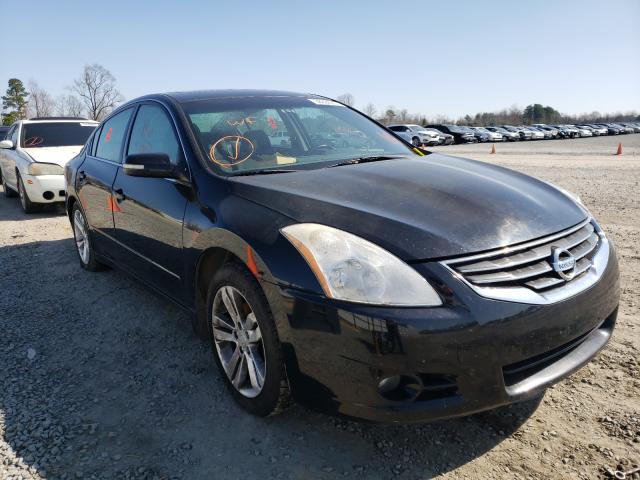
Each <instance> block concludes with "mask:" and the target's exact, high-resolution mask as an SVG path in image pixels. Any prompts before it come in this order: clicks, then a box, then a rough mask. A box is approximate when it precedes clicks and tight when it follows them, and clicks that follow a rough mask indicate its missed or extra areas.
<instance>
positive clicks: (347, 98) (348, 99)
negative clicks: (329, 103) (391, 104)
mask: <svg viewBox="0 0 640 480" xmlns="http://www.w3.org/2000/svg"><path fill="white" fill-rule="evenodd" d="M336 100H338V101H339V102H342V103H344V104H345V105H349V106H350V107H353V104H354V103H355V98H353V95H351V94H350V93H343V94H342V95H340V96H339V97H338V98H336Z"/></svg>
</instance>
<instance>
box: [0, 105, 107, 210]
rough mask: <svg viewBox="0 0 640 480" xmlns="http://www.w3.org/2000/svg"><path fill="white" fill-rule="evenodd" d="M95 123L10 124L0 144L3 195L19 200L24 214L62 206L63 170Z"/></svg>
mask: <svg viewBox="0 0 640 480" xmlns="http://www.w3.org/2000/svg"><path fill="white" fill-rule="evenodd" d="M97 125H98V123H97V122H94V121H91V120H86V119H80V118H71V119H70V118H68V117H47V118H34V119H31V120H20V121H18V122H16V123H14V124H13V125H12V126H11V128H10V129H9V131H8V132H7V135H6V139H5V140H2V141H0V176H1V177H2V186H3V188H4V194H5V196H7V197H12V196H15V195H16V194H17V195H18V196H19V197H20V204H21V205H22V209H23V210H24V211H25V213H33V212H36V211H38V210H40V209H41V207H42V206H43V205H44V204H47V203H54V202H64V200H65V185H64V177H63V167H64V166H65V164H66V163H67V162H68V161H69V160H71V159H72V158H73V157H74V156H76V155H77V154H78V152H79V151H80V149H81V148H82V146H83V145H84V143H85V142H86V140H87V138H89V135H91V132H93V130H94V129H95V128H96V126H97Z"/></svg>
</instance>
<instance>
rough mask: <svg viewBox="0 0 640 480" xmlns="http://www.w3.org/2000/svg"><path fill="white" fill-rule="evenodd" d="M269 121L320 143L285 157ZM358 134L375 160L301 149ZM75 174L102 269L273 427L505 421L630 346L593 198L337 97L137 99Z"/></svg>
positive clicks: (80, 224) (86, 257)
mask: <svg viewBox="0 0 640 480" xmlns="http://www.w3.org/2000/svg"><path fill="white" fill-rule="evenodd" d="M248 117H251V118H252V119H254V120H255V122H253V123H252V124H251V125H250V124H248V123H247V122H241V120H242V119H246V118H248ZM268 118H272V119H274V121H277V122H278V124H283V125H285V126H286V127H285V128H287V129H289V128H291V129H295V132H293V131H289V135H290V137H293V136H294V135H295V136H299V137H300V139H301V141H300V142H292V145H291V147H290V148H288V149H285V148H281V147H278V148H277V149H275V148H274V147H272V145H271V143H270V142H269V139H268V134H267V133H266V131H265V130H269V129H270V128H271V127H270V126H269V122H268ZM283 118H287V121H286V122H281V120H282V119H283ZM315 118H323V120H324V121H323V122H316V121H313V120H314V119H315ZM343 126H344V127H346V126H348V128H350V129H354V130H357V131H360V132H362V134H363V135H364V136H366V137H367V139H368V141H369V143H370V145H371V146H370V147H368V148H354V147H352V146H346V147H343V146H340V145H336V146H335V147H333V148H328V147H325V148H316V147H312V146H309V144H308V143H307V142H305V141H302V140H303V139H305V138H307V137H310V136H311V135H312V134H315V133H318V132H320V131H322V132H326V130H328V129H337V128H342V127H343ZM451 127H455V126H451ZM448 128H449V126H448ZM452 131H454V132H458V131H459V130H458V129H457V128H452ZM65 174H66V176H65V178H66V182H67V184H66V187H67V191H68V196H67V202H66V207H67V212H68V214H69V219H70V221H71V224H72V226H73V233H74V238H75V247H76V251H77V254H78V259H79V262H80V265H81V266H82V268H85V269H87V270H91V271H93V270H98V269H99V268H100V267H101V265H104V264H107V265H111V266H115V267H118V268H122V269H123V270H125V271H127V272H129V273H131V274H132V275H135V276H136V277H137V278H138V279H139V280H140V281H142V282H143V283H146V284H148V285H150V286H152V287H153V288H154V289H156V290H158V291H160V292H162V293H163V294H164V295H166V296H167V297H169V298H171V299H173V300H174V301H175V302H176V303H178V304H179V305H181V306H183V307H184V308H185V309H186V310H187V311H188V312H191V314H192V315H191V316H192V317H193V319H194V326H195V328H196V331H198V332H200V333H201V334H202V335H203V337H205V338H207V339H208V341H209V342H210V343H211V346H212V350H213V357H214V361H215V362H216V364H217V365H218V367H219V369H220V374H221V377H222V378H223V379H224V382H225V384H226V386H227V387H228V390H229V392H230V394H231V395H232V396H233V397H234V398H235V400H236V401H237V402H238V403H239V404H240V405H241V406H242V407H243V408H245V409H246V410H247V411H249V412H251V413H254V414H256V415H268V414H271V413H273V412H277V411H279V410H280V409H281V408H282V407H284V406H285V405H286V403H287V399H288V398H289V396H290V394H292V395H293V398H295V399H296V400H298V401H299V402H301V403H305V404H307V405H309V406H311V407H313V408H316V409H319V410H322V411H326V412H330V413H336V414H337V413H339V414H341V415H345V416H347V417H357V418H364V419H367V420H373V421H382V422H389V423H395V422H416V421H423V420H429V419H434V418H442V417H452V416H458V415H464V414H470V413H474V412H478V411H481V410H486V409H490V408H493V407H496V406H499V405H505V404H508V403H512V402H516V401H519V400H524V399H529V398H531V397H533V396H535V395H537V394H538V393H539V392H542V391H544V389H545V388H547V387H549V386H550V385H552V384H553V383H555V382H557V381H559V380H560V379H562V378H564V377H566V376H567V375H569V374H571V373H572V372H574V371H576V370H577V369H578V368H580V367H581V366H583V365H584V364H585V363H587V362H588V361H589V360H590V359H591V358H592V357H593V356H594V355H595V354H596V353H597V352H598V351H599V350H600V349H601V348H603V347H604V346H605V344H606V343H607V342H608V340H609V338H610V337H611V334H612V331H613V328H614V325H615V320H616V315H617V311H618V302H619V292H618V289H619V281H618V265H617V261H616V255H615V253H614V249H613V246H612V245H611V244H610V243H609V241H608V239H607V236H606V234H605V233H604V232H603V231H602V229H601V228H600V226H599V225H598V223H597V222H596V221H595V220H594V219H593V217H592V215H591V214H590V213H589V212H588V210H587V209H586V208H585V207H584V206H583V205H582V204H581V203H580V200H579V199H578V198H577V197H575V196H574V195H572V194H570V193H568V192H566V191H564V190H561V189H559V188H556V187H554V186H552V185H550V184H548V183H545V182H543V181H540V180H536V179H534V178H531V177H528V176H526V175H524V174H522V173H517V172H513V171H510V170H508V169H506V168H504V167H498V166H494V165H490V164H487V163H482V162H476V161H471V160H465V159H462V158H455V157H449V156H444V155H441V154H438V153H433V154H430V155H426V156H424V155H422V154H420V153H418V152H417V151H415V149H414V148H413V147H411V146H409V145H407V144H406V143H405V142H401V141H400V140H399V139H398V138H396V137H395V136H393V135H391V134H389V133H388V131H387V130H386V129H384V128H382V127H380V126H379V125H378V124H376V123H375V122H373V121H371V120H370V119H368V118H367V117H365V116H363V115H360V114H358V113H357V112H355V111H353V110H351V109H348V108H346V107H345V106H344V105H342V104H340V103H338V102H334V101H332V100H330V99H327V98H324V97H318V96H310V95H306V94H296V93H288V92H272V91H268V92H265V91H227V90H223V91H204V92H203V91H201V92H183V93H172V94H161V95H149V96H146V97H142V98H139V99H135V100H132V101H130V102H128V103H126V104H124V105H122V106H120V107H119V108H118V109H117V110H115V111H114V112H113V113H112V114H111V115H110V116H109V117H108V118H106V119H105V120H104V121H103V122H102V123H101V125H100V127H98V129H97V130H96V131H95V133H94V134H93V135H92V136H91V138H90V139H89V140H88V142H87V144H86V147H85V148H84V149H83V150H82V152H81V153H80V154H79V155H78V156H77V157H76V158H74V159H73V160H72V161H71V162H69V163H68V164H67V167H66V169H65ZM83 285H84V284H83ZM75 287H76V288H83V287H82V285H76V286H75ZM70 288H74V285H70ZM122 294H123V293H122V292H121V293H120V294H119V295H122ZM124 294H125V295H126V292H125V293H124ZM96 308H97V307H96ZM98 374H99V372H98Z"/></svg>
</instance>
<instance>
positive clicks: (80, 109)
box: [56, 95, 85, 117]
mask: <svg viewBox="0 0 640 480" xmlns="http://www.w3.org/2000/svg"><path fill="white" fill-rule="evenodd" d="M56 115H60V116H62V117H84V116H85V113H84V104H83V103H82V101H81V100H80V99H79V98H78V97H76V96H75V95H60V96H59V97H58V98H57V99H56Z"/></svg>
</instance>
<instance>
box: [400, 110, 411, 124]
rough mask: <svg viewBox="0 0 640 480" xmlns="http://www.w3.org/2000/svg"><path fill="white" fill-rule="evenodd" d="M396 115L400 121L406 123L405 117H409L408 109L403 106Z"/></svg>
mask: <svg viewBox="0 0 640 480" xmlns="http://www.w3.org/2000/svg"><path fill="white" fill-rule="evenodd" d="M398 117H399V120H400V122H401V123H407V119H408V118H409V111H408V110H407V109H406V108H403V109H402V110H400V113H399V115H398Z"/></svg>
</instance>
